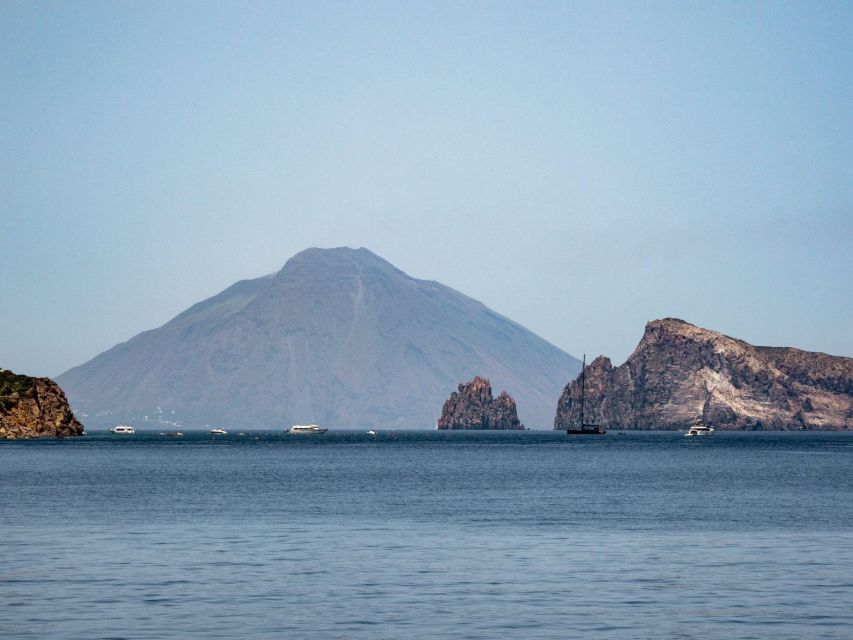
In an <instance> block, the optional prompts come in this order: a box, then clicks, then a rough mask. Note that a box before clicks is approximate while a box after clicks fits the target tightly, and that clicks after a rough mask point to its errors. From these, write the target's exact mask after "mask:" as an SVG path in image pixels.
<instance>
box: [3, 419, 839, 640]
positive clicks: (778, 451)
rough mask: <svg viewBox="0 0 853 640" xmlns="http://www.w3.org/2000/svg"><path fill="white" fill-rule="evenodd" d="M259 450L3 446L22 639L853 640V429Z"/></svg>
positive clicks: (163, 444) (358, 440) (331, 436)
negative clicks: (851, 431) (846, 431)
mask: <svg viewBox="0 0 853 640" xmlns="http://www.w3.org/2000/svg"><path fill="white" fill-rule="evenodd" d="M247 434H248V435H245V436H239V435H237V434H236V433H235V431H233V430H232V431H230V432H229V435H228V436H226V437H214V436H209V435H208V434H207V433H196V434H193V433H188V434H187V436H186V437H184V438H180V439H171V438H168V437H164V436H158V435H153V434H152V435H144V434H138V435H136V436H130V437H128V436H112V435H108V434H106V433H100V434H98V433H95V434H91V435H88V436H86V437H84V438H80V439H74V440H65V441H32V442H15V443H0V544H2V556H0V637H3V638H6V639H13V638H14V639H18V638H40V639H41V638H134V639H136V638H140V639H141V638H157V639H160V638H389V639H390V638H394V639H398V638H566V637H577V638H703V639H707V638H726V639H731V638H851V637H853V606H851V603H853V499H851V498H853V434H820V433H794V434H785V433H777V434H774V433H761V434H742V433H737V434H726V433H718V434H717V435H715V436H713V437H711V438H684V437H683V436H682V435H681V434H677V433H632V434H629V435H617V434H608V435H607V436H605V437H600V438H597V437H575V438H568V437H566V436H565V435H564V434H562V433H542V432H538V433H537V432H524V433H500V432H495V433H446V432H441V433H439V432H434V431H433V432H405V433H399V432H397V433H393V432H391V433H384V434H380V435H379V436H378V437H372V436H369V435H366V434H363V433H356V432H349V433H347V432H338V433H334V432H329V433H328V434H326V435H324V436H289V435H285V434H281V433H270V432H247Z"/></svg>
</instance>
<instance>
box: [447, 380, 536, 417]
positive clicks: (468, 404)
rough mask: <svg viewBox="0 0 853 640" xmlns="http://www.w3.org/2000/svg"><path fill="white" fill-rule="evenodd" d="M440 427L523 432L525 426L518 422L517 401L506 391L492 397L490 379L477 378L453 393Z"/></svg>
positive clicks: (448, 400) (461, 385)
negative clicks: (516, 430)
mask: <svg viewBox="0 0 853 640" xmlns="http://www.w3.org/2000/svg"><path fill="white" fill-rule="evenodd" d="M438 428H439V429H518V430H523V429H524V425H523V424H521V422H519V420H518V412H517V410H516V407H515V400H513V399H512V398H511V397H510V396H509V395H507V392H506V391H501V393H500V395H499V396H498V397H497V398H493V397H492V385H491V384H490V383H489V381H488V379H487V378H481V377H480V376H476V377H475V378H474V379H473V380H471V382H468V383H465V384H460V385H459V388H458V391H454V392H453V393H451V394H450V397H449V398H448V399H447V401H446V402H445V403H444V407H443V408H442V410H441V417H440V418H439V419H438Z"/></svg>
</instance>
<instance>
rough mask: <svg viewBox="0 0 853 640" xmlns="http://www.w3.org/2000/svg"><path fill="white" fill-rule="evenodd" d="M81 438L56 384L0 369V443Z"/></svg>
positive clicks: (78, 427) (78, 426)
mask: <svg viewBox="0 0 853 640" xmlns="http://www.w3.org/2000/svg"><path fill="white" fill-rule="evenodd" d="M82 435H83V425H82V424H80V422H79V421H78V420H77V418H75V417H74V414H73V413H72V411H71V407H70V406H69V405H68V401H67V400H66V399H65V393H64V392H63V391H62V389H61V388H60V387H59V385H58V384H56V383H55V382H54V381H53V380H51V379H50V378H31V377H29V376H23V375H17V374H14V373H12V372H11V371H9V370H7V369H0V439H17V438H64V437H66V436H82Z"/></svg>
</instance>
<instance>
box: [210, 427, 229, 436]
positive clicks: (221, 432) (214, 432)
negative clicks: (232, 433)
mask: <svg viewBox="0 0 853 640" xmlns="http://www.w3.org/2000/svg"><path fill="white" fill-rule="evenodd" d="M208 433H210V435H212V436H227V435H228V432H227V431H226V430H225V429H220V428H219V427H217V428H216V429H211V430H210V431H209V432H208Z"/></svg>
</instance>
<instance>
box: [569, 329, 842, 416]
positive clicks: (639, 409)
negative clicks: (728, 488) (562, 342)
mask: <svg viewBox="0 0 853 640" xmlns="http://www.w3.org/2000/svg"><path fill="white" fill-rule="evenodd" d="M579 403H580V381H579V380H574V381H573V382H571V383H569V384H568V385H566V387H565V389H564V390H563V393H562V395H561V396H560V400H559V402H558V404H557V415H556V418H555V419H554V428H555V429H565V428H566V427H567V426H568V425H569V424H575V423H577V421H578V419H579V409H578V405H579ZM584 406H585V415H586V417H587V418H594V419H596V420H597V421H598V422H599V424H604V425H609V426H611V427H614V428H618V427H622V428H646V429H678V428H683V427H686V426H689V425H690V424H692V423H693V422H694V421H695V420H696V419H698V418H702V419H703V420H705V421H706V422H709V423H711V424H712V425H713V426H714V427H715V428H717V429H752V430H759V429H785V430H795V429H827V430H846V429H851V428H853V358H843V357H839V356H829V355H826V354H824V353H811V352H809V351H801V350H799V349H792V348H786V347H754V346H752V345H750V344H747V343H746V342H743V341H742V340H736V339H734V338H730V337H728V336H725V335H723V334H721V333H717V332H716V331H710V330H708V329H702V328H700V327H696V326H694V325H692V324H689V323H687V322H684V321H683V320H676V319H673V318H666V319H664V320H655V321H653V322H649V323H648V324H647V325H646V331H645V334H644V335H643V338H642V339H641V340H640V343H639V345H637V348H636V349H635V350H634V353H632V354H631V356H630V357H629V358H628V360H627V361H626V362H625V363H624V364H623V365H621V366H619V367H616V368H613V366H612V365H611V363H610V360H609V359H608V358H605V357H599V358H596V359H595V360H594V361H593V362H592V364H590V365H589V366H588V367H587V369H586V401H585V405H584ZM573 410H574V413H573Z"/></svg>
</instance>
